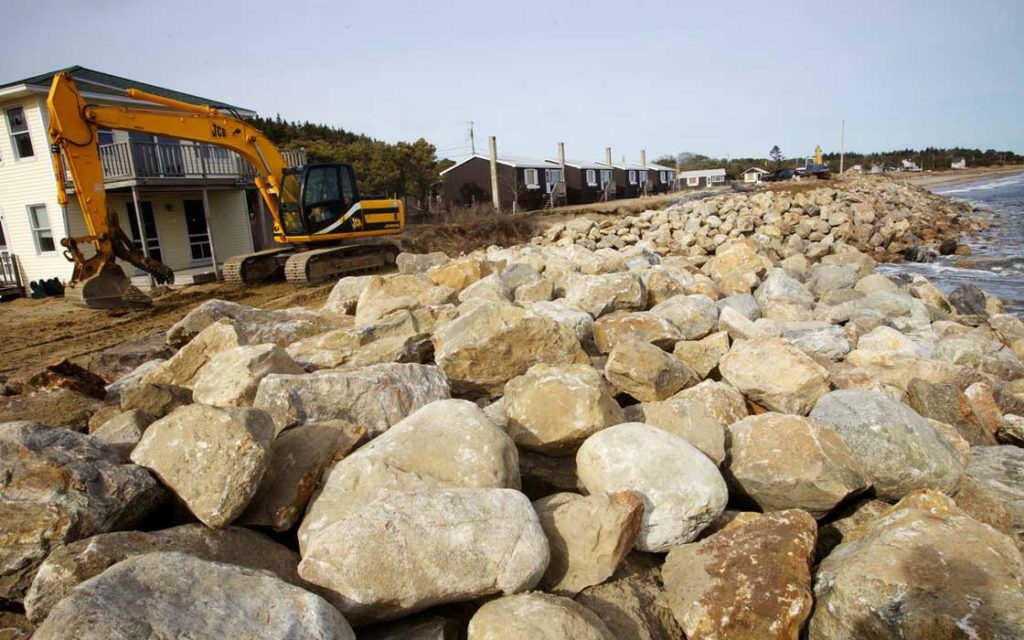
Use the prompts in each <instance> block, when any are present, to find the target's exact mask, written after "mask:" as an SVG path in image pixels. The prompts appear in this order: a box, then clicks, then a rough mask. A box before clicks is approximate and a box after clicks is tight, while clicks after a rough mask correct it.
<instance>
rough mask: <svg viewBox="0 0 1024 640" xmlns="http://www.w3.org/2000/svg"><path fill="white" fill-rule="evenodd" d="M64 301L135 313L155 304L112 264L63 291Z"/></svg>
mask: <svg viewBox="0 0 1024 640" xmlns="http://www.w3.org/2000/svg"><path fill="white" fill-rule="evenodd" d="M64 298H65V299H66V300H67V301H68V302H70V303H71V304H74V305H77V306H79V307H88V308H90V309H135V308H141V307H149V306H151V305H152V304H153V301H152V300H150V298H149V296H147V295H146V294H144V293H142V291H141V290H140V289H139V288H138V287H136V286H134V285H132V281H131V280H130V279H129V278H128V276H126V275H125V274H124V270H123V269H121V267H119V266H118V265H117V264H116V263H114V262H113V261H111V262H109V263H107V264H106V265H104V266H103V268H102V269H100V270H99V271H98V272H97V273H96V274H95V275H93V276H90V277H88V278H85V279H83V280H81V281H79V282H76V283H75V284H73V285H71V286H69V287H67V288H66V289H64Z"/></svg>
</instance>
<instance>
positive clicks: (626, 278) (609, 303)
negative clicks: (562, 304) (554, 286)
mask: <svg viewBox="0 0 1024 640" xmlns="http://www.w3.org/2000/svg"><path fill="white" fill-rule="evenodd" d="M565 301H566V302H567V303H569V304H570V305H572V306H574V307H579V308H580V309H583V310H584V311H586V312H587V313H589V314H590V315H591V316H592V317H594V318H595V319H596V318H600V317H601V316H603V315H605V314H606V313H611V312H612V311H643V310H644V309H646V308H647V290H646V289H644V284H643V282H641V280H640V277H639V276H637V275H636V274H634V273H630V272H623V273H606V274H601V275H574V276H573V277H572V278H570V279H569V282H568V283H567V284H566V287H565Z"/></svg>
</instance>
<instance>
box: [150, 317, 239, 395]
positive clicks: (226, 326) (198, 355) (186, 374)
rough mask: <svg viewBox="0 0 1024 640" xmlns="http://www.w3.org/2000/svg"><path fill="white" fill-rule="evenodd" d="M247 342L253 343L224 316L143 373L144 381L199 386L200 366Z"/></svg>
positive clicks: (180, 385)
mask: <svg viewBox="0 0 1024 640" xmlns="http://www.w3.org/2000/svg"><path fill="white" fill-rule="evenodd" d="M200 306H202V305H200ZM186 317H187V316H186ZM246 344H249V340H248V338H247V336H245V335H243V334H241V333H239V331H238V328H237V327H236V326H235V325H233V324H232V323H231V321H230V320H228V319H226V318H222V319H220V320H218V321H216V322H212V323H210V324H208V325H204V326H203V329H202V330H201V331H199V332H198V333H197V334H196V335H195V336H194V337H190V338H189V340H188V341H187V344H183V346H182V347H181V348H180V349H178V351H177V353H175V354H174V355H173V356H171V358H170V359H169V360H165V361H164V362H162V363H160V364H159V365H158V366H156V367H154V368H153V369H151V370H150V371H149V372H147V373H146V374H145V375H144V376H142V380H141V382H143V383H150V384H169V385H174V386H177V387H186V388H188V389H191V388H192V387H193V386H195V379H196V376H197V375H198V374H199V370H200V369H202V368H203V365H204V364H206V363H207V362H208V361H209V360H210V358H212V357H213V356H214V355H215V354H217V353H220V352H221V351H226V350H227V349H233V348H234V347H238V346H241V345H246Z"/></svg>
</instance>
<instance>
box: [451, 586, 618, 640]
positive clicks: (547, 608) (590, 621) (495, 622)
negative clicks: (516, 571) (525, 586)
mask: <svg viewBox="0 0 1024 640" xmlns="http://www.w3.org/2000/svg"><path fill="white" fill-rule="evenodd" d="M467 638H468V640H612V639H613V638H615V636H613V635H612V633H611V631H609V630H608V627H606V626H605V624H604V623H603V622H601V619H600V618H599V617H597V616H596V615H595V614H594V612H592V611H590V610H589V609H587V608H586V607H584V606H583V605H580V604H577V603H576V602H573V601H572V600H570V599H568V598H562V597H559V596H553V595H549V594H546V593H520V594H516V595H512V596H505V597H504V598H498V599H497V600H492V601H490V602H488V603H487V604H485V605H484V606H482V607H480V609H479V610H477V612H476V614H474V615H473V618H472V619H471V620H470V621H469V630H468V636H467Z"/></svg>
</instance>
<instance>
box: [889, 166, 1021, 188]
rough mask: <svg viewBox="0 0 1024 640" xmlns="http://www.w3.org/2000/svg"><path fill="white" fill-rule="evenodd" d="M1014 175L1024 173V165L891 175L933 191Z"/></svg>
mask: <svg viewBox="0 0 1024 640" xmlns="http://www.w3.org/2000/svg"><path fill="white" fill-rule="evenodd" d="M1014 173H1024V165H1020V164H1015V165H1008V166H1002V167H978V168H976V169H960V170H954V169H947V170H944V171H940V172H933V173H926V174H921V173H895V174H890V175H892V176H893V177H896V178H904V179H906V180H907V181H908V182H910V184H912V185H914V186H916V187H921V188H922V189H931V188H933V187H947V186H951V185H955V184H964V183H967V182H977V181H978V180H984V179H985V178H991V177H996V176H1002V175H1009V174H1014Z"/></svg>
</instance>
